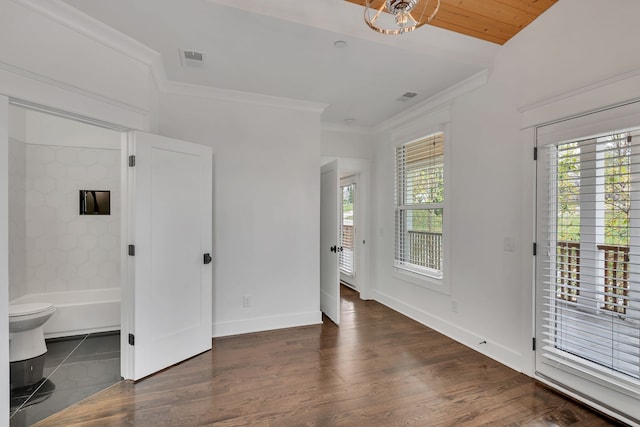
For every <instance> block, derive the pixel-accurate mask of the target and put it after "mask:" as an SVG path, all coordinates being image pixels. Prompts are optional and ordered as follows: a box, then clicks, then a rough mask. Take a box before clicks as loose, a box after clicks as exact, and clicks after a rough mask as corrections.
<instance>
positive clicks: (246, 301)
mask: <svg viewBox="0 0 640 427" xmlns="http://www.w3.org/2000/svg"><path fill="white" fill-rule="evenodd" d="M242 308H251V295H244V296H243V297H242Z"/></svg>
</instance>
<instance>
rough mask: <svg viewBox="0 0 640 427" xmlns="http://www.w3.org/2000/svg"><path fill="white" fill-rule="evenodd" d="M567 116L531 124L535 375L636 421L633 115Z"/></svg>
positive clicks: (637, 263)
mask: <svg viewBox="0 0 640 427" xmlns="http://www.w3.org/2000/svg"><path fill="white" fill-rule="evenodd" d="M623 116H624V114H623ZM569 122H570V123H568V122H563V123H560V124H556V125H553V126H549V127H548V128H544V129H540V128H539V130H538V134H539V137H538V148H537V149H538V162H537V176H538V178H537V188H538V190H537V206H538V212H537V245H538V251H537V257H536V258H537V271H536V338H537V343H538V345H537V349H536V371H537V372H536V373H537V375H540V376H542V377H543V378H544V379H547V380H549V381H551V382H553V383H557V384H559V385H560V386H562V387H564V388H565V389H566V390H570V391H571V392H575V393H577V394H578V395H580V396H583V397H584V398H587V399H589V400H592V401H594V402H595V403H597V404H600V405H602V407H603V408H607V409H610V410H611V411H613V412H614V413H616V414H623V415H624V416H625V417H627V418H626V419H627V420H632V421H634V422H636V421H637V420H638V419H640V409H639V407H640V405H638V403H637V402H638V400H637V399H639V398H640V115H637V116H631V117H628V116H625V117H622V118H620V119H616V115H615V112H614V111H609V112H606V113H605V114H601V115H597V114H596V115H594V117H582V118H580V119H575V121H574V122H571V121H569ZM634 122H635V123H636V125H637V127H634V126H629V124H630V123H634ZM594 123H595V124H597V123H600V124H599V125H598V126H599V127H598V126H594ZM582 125H584V126H582ZM622 125H625V127H613V126H622Z"/></svg>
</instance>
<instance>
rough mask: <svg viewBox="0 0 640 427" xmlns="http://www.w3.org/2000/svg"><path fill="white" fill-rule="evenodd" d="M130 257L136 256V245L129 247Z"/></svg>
mask: <svg viewBox="0 0 640 427" xmlns="http://www.w3.org/2000/svg"><path fill="white" fill-rule="evenodd" d="M129 256H136V245H129Z"/></svg>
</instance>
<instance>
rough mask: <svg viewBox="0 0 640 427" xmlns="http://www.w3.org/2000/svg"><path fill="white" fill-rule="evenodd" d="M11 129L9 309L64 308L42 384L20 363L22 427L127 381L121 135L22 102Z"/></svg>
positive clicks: (13, 394) (47, 333)
mask: <svg viewBox="0 0 640 427" xmlns="http://www.w3.org/2000/svg"><path fill="white" fill-rule="evenodd" d="M8 131H9V132H8V134H9V135H8V136H9V138H8V154H9V156H8V157H9V170H8V184H9V185H8V188H9V194H8V212H9V224H10V227H9V239H8V244H9V256H8V276H9V286H8V288H9V289H8V290H9V292H8V299H9V303H10V305H11V306H12V307H17V306H19V305H23V304H45V303H46V304H53V305H54V306H55V312H54V313H53V315H52V317H51V318H50V319H48V320H47V322H46V323H45V324H44V326H43V332H44V338H45V339H46V341H45V342H46V346H47V352H46V353H45V354H44V355H42V356H40V355H38V354H37V353H34V354H33V357H34V358H36V357H38V356H39V357H40V358H41V359H44V360H43V361H42V364H43V367H42V378H41V379H40V378H36V377H34V378H33V379H29V380H28V381H24V382H22V381H20V373H21V372H22V371H21V368H20V366H21V363H22V362H19V361H17V362H15V363H12V364H11V366H12V369H11V376H10V383H11V390H10V405H9V417H10V425H11V426H20V425H31V424H33V423H35V422H37V421H39V420H41V419H43V418H45V417H47V416H49V415H52V414H53V413H56V412H58V411H60V410H62V409H64V408H66V407H67V406H70V405H72V404H74V403H76V402H78V401H80V400H82V399H83V398H85V397H87V396H89V395H91V394H94V393H96V392H97V391H100V390H102V389H104V388H106V387H108V386H110V385H112V384H114V383H116V382H118V381H120V317H121V312H120V304H119V300H120V287H121V283H120V276H121V265H120V250H121V241H122V237H121V219H122V216H121V210H120V194H121V169H122V168H121V146H120V145H121V136H120V135H121V134H120V132H119V131H116V130H113V129H106V128H104V127H98V126H95V125H90V124H87V123H81V122H79V121H77V120H71V119H69V118H63V117H57V116H54V115H51V114H46V113H44V112H40V111H35V110H32V109H28V108H24V107H21V106H16V105H11V106H9V112H8ZM98 194H99V195H100V196H99V198H96V195H98ZM83 195H84V196H85V198H84V203H83V198H82V196H83ZM87 196H92V197H93V198H88V197H87ZM98 200H99V206H100V209H94V208H97V207H98ZM89 201H91V204H89V203H88V202H89ZM89 207H90V208H91V209H87V208H89ZM13 345H14V347H15V341H14V343H13ZM14 354H15V353H14ZM30 357H31V356H29V355H27V356H22V357H21V358H19V359H16V360H22V359H23V358H30ZM12 360H13V359H12ZM34 363H35V362H34ZM38 377H40V375H38ZM34 381H35V382H34ZM16 383H17V384H16Z"/></svg>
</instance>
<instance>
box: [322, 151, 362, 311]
mask: <svg viewBox="0 0 640 427" xmlns="http://www.w3.org/2000/svg"><path fill="white" fill-rule="evenodd" d="M333 160H338V176H339V177H348V176H352V175H357V176H358V184H357V185H358V187H357V190H356V193H357V197H358V201H359V203H358V207H359V208H358V209H357V211H356V213H355V214H356V216H358V218H357V219H356V223H357V224H359V227H357V229H356V237H355V239H356V240H355V241H356V243H357V245H358V250H357V251H356V253H357V257H358V258H357V260H355V262H356V265H357V266H358V267H357V269H358V270H357V274H356V278H355V286H356V289H357V291H358V292H359V294H360V299H362V300H368V299H372V297H371V290H372V289H374V283H373V282H372V280H373V279H374V278H373V276H372V275H371V274H370V266H371V251H370V250H368V248H369V247H370V246H371V242H370V240H371V239H372V238H373V234H372V233H371V230H370V224H371V177H372V173H373V165H372V162H371V160H369V159H357V158H350V157H323V158H322V159H321V165H325V164H327V163H329V162H331V161H333Z"/></svg>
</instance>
